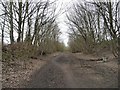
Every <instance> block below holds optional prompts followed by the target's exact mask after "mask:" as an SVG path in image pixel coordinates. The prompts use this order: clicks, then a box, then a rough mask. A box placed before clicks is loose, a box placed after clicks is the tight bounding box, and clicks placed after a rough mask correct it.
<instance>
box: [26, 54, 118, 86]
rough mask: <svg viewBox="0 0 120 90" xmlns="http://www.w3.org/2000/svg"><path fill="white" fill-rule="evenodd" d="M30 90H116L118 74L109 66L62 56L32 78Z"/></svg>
mask: <svg viewBox="0 0 120 90" xmlns="http://www.w3.org/2000/svg"><path fill="white" fill-rule="evenodd" d="M31 78H32V80H31V81H30V82H29V83H28V85H27V86H26V87H28V88H101V87H102V88H115V87H117V86H118V85H117V84H118V83H117V72H115V71H112V70H111V68H107V66H104V67H101V66H100V65H97V66H96V63H94V62H91V61H90V62H89V61H85V60H78V59H77V58H75V57H73V56H72V55H71V54H60V55H58V56H56V57H54V58H53V59H52V60H49V61H48V63H47V64H46V65H45V66H43V67H42V68H41V69H40V70H38V71H37V72H36V73H34V75H33V76H32V77H31Z"/></svg>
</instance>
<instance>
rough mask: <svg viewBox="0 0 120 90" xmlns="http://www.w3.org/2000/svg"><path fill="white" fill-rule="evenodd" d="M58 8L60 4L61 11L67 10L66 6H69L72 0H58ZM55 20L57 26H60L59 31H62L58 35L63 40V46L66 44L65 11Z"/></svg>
mask: <svg viewBox="0 0 120 90" xmlns="http://www.w3.org/2000/svg"><path fill="white" fill-rule="evenodd" d="M58 3H59V5H58V8H59V7H61V4H62V9H63V11H64V10H67V9H68V8H70V7H71V5H72V3H73V0H58ZM57 21H58V22H59V24H58V25H59V28H60V31H61V32H62V34H61V35H60V40H61V41H63V42H64V44H65V46H68V44H67V43H68V34H67V32H68V27H67V25H66V23H65V21H66V13H63V14H61V15H60V16H59V17H58V19H57Z"/></svg>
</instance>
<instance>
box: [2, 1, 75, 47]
mask: <svg viewBox="0 0 120 90" xmlns="http://www.w3.org/2000/svg"><path fill="white" fill-rule="evenodd" d="M5 1H9V0H5ZM13 1H14V0H13ZM22 1H24V0H22ZM33 1H34V2H37V0H33ZM50 1H54V0H50ZM74 1H75V0H58V1H57V5H56V6H57V8H58V11H57V12H59V9H60V8H62V10H63V11H65V10H67V9H68V8H70V7H71V5H72V3H73V2H74ZM0 7H1V6H0ZM0 14H1V11H0ZM65 21H66V13H63V14H60V15H59V17H58V18H57V22H58V25H59V28H60V31H61V32H62V34H61V35H60V41H63V42H64V43H65V45H66V46H67V43H68V34H67V32H68V27H67V25H66V23H65ZM0 33H1V32H0ZM15 34H16V33H15ZM16 35H17V34H16ZM8 41H9V38H8V39H7V38H6V40H5V42H6V43H8Z"/></svg>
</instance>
